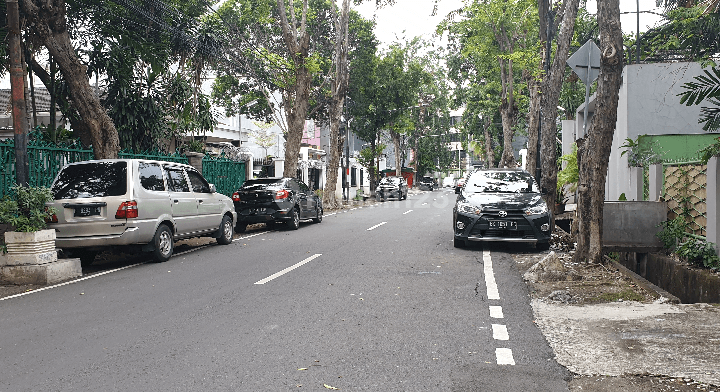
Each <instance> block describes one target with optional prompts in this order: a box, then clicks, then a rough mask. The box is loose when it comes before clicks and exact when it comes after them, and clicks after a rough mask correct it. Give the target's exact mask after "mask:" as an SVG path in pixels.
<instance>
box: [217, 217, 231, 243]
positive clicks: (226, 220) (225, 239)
mask: <svg viewBox="0 0 720 392" xmlns="http://www.w3.org/2000/svg"><path fill="white" fill-rule="evenodd" d="M219 230H220V236H219V237H218V238H217V243H218V244H220V245H228V244H231V243H232V240H233V224H232V218H230V217H229V216H227V215H225V216H223V219H222V222H220V229H219Z"/></svg>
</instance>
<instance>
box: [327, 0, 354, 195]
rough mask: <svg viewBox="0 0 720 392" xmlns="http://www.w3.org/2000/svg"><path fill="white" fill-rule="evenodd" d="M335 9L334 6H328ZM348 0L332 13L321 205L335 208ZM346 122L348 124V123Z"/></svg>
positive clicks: (346, 54) (343, 94)
mask: <svg viewBox="0 0 720 392" xmlns="http://www.w3.org/2000/svg"><path fill="white" fill-rule="evenodd" d="M332 9H333V10H335V8H334V7H333V8H332ZM349 14H350V0H343V5H342V11H341V13H340V15H337V13H335V15H334V18H335V21H336V22H335V31H336V32H337V36H336V37H335V80H334V81H333V83H332V100H331V105H330V147H329V149H330V155H329V156H328V166H327V169H326V171H325V174H326V181H325V189H324V190H323V206H325V208H337V207H338V205H339V203H338V201H337V200H336V198H335V190H336V189H337V177H338V168H339V167H340V155H341V154H340V152H341V151H342V143H343V136H342V135H340V117H341V115H342V112H343V106H344V105H345V95H346V94H347V86H348V78H349V73H348V67H347V56H348V39H349V34H348V32H349V26H348V24H349V21H350V17H349ZM348 126H349V124H348Z"/></svg>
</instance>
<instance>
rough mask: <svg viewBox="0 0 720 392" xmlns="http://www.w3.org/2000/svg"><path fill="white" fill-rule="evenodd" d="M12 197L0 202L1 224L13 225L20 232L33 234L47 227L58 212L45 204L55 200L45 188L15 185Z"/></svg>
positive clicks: (12, 189)
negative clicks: (48, 222) (50, 219)
mask: <svg viewBox="0 0 720 392" xmlns="http://www.w3.org/2000/svg"><path fill="white" fill-rule="evenodd" d="M10 189H11V194H10V197H7V196H6V197H5V198H4V200H2V201H0V222H2V223H7V224H10V225H12V226H13V227H14V228H15V231H18V232H24V233H27V232H33V231H39V230H43V229H45V228H46V227H47V223H46V220H47V219H49V218H50V217H51V216H52V215H53V214H54V213H55V212H56V211H55V210H54V209H53V208H48V207H46V206H45V203H48V202H50V201H52V200H53V196H52V192H51V191H50V189H49V188H44V187H23V186H20V185H15V186H13V187H12V188H10Z"/></svg>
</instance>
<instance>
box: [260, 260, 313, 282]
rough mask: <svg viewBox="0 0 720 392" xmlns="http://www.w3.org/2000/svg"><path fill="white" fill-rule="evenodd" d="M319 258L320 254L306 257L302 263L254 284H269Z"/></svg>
mask: <svg viewBox="0 0 720 392" xmlns="http://www.w3.org/2000/svg"><path fill="white" fill-rule="evenodd" d="M320 256H322V254H315V255H312V256H310V257H308V258H307V259H305V260H303V261H301V262H299V263H297V264H295V265H293V266H292V267H288V268H285V269H284V270H282V271H280V272H278V273H276V274H272V275H270V276H268V277H267V278H265V279H263V280H259V281H257V282H255V284H265V283H267V282H269V281H271V280H273V279H275V278H278V277H280V276H283V275H285V274H287V273H288V272H290V271H292V270H294V269H295V268H298V267H302V266H303V265H305V264H307V263H309V262H311V261H313V260H315V259H316V258H318V257H320Z"/></svg>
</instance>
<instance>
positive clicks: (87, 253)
mask: <svg viewBox="0 0 720 392" xmlns="http://www.w3.org/2000/svg"><path fill="white" fill-rule="evenodd" d="M97 254H98V252H94V251H91V250H82V251H79V252H77V257H78V258H79V259H80V266H81V267H87V266H89V265H91V264H92V263H94V262H95V257H96V256H97Z"/></svg>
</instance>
